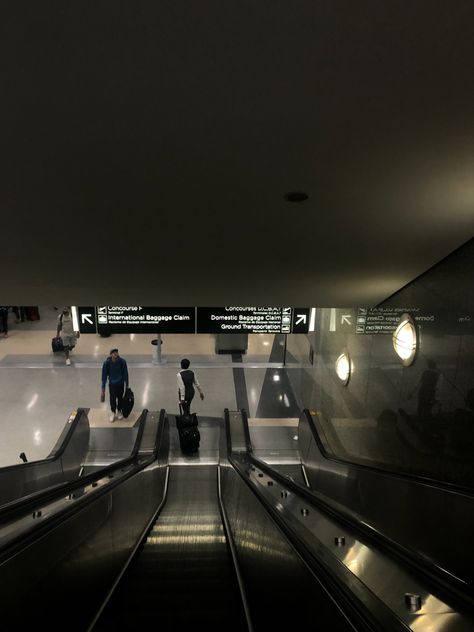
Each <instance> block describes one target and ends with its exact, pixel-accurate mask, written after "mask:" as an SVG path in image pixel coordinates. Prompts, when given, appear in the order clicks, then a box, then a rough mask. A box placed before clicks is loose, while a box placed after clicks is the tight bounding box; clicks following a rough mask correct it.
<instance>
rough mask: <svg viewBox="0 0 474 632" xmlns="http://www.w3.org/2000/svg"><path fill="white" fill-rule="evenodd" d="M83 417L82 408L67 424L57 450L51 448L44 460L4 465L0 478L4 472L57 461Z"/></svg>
mask: <svg viewBox="0 0 474 632" xmlns="http://www.w3.org/2000/svg"><path fill="white" fill-rule="evenodd" d="M83 415H87V413H86V411H85V410H84V408H78V409H77V412H76V414H75V416H74V419H73V420H72V422H71V423H70V424H69V427H68V428H67V431H66V433H65V436H64V439H63V440H62V442H61V445H60V446H59V448H58V449H57V450H55V449H54V448H53V450H52V451H51V452H50V454H49V455H48V456H47V457H45V458H44V459H38V460H36V461H26V463H13V464H12V465H5V466H3V467H1V468H0V476H1V475H2V474H3V473H4V472H5V473H6V472H12V471H18V470H19V468H21V469H22V470H25V469H27V468H31V467H39V466H41V465H43V464H44V465H46V464H48V463H53V462H54V461H57V460H59V459H60V458H61V457H62V455H63V454H64V451H65V450H66V448H67V446H68V444H69V442H70V441H71V439H72V436H73V434H74V432H75V431H76V428H77V426H78V425H79V422H80V420H81V418H82V416H83ZM63 432H64V429H63V430H62V431H61V434H63Z"/></svg>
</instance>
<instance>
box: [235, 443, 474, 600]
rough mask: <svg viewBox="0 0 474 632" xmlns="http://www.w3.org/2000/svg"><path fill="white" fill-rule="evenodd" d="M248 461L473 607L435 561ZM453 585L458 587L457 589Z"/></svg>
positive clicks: (267, 467) (258, 463)
mask: <svg viewBox="0 0 474 632" xmlns="http://www.w3.org/2000/svg"><path fill="white" fill-rule="evenodd" d="M245 458H246V460H247V462H248V463H249V464H250V465H253V466H255V467H258V468H259V469H261V470H262V471H264V472H265V473H266V474H267V475H268V476H270V477H272V478H273V479H275V481H277V482H278V483H279V484H280V485H282V486H284V487H285V488H286V489H288V490H289V491H290V492H291V493H292V494H294V495H296V496H299V497H300V498H302V499H304V500H305V501H306V502H307V503H308V504H309V505H310V506H313V507H315V508H316V509H317V510H320V511H323V512H324V513H325V514H326V515H328V516H329V517H330V518H331V519H333V520H336V521H337V522H339V523H340V524H341V525H343V526H344V527H346V528H347V529H348V530H350V531H352V532H354V533H355V534H357V536H358V537H360V538H361V539H362V540H365V541H367V540H368V541H369V542H371V543H373V544H374V545H375V546H376V547H377V548H378V549H379V550H380V551H381V552H382V553H383V554H384V555H387V556H388V557H391V558H395V560H396V561H397V563H399V564H402V565H403V566H406V567H408V568H411V569H412V570H413V571H414V572H416V573H417V574H418V575H420V574H421V575H422V576H423V578H424V579H427V580H428V582H429V583H431V584H434V585H435V586H436V588H437V589H440V588H441V590H442V591H443V592H445V593H448V594H449V596H450V597H451V598H454V599H455V600H456V601H459V600H460V599H461V601H465V600H468V601H469V603H470V604H471V606H474V599H473V598H472V596H471V595H470V594H469V592H468V591H466V583H465V582H464V581H463V580H462V579H461V578H459V577H456V576H455V575H453V574H452V573H450V572H448V571H447V570H445V569H444V568H442V567H441V566H438V565H437V564H436V563H435V562H433V561H432V560H430V561H428V560H426V559H425V558H424V557H423V556H422V555H420V554H419V553H417V552H416V551H413V550H411V549H407V548H406V547H404V546H403V545H401V544H399V543H398V542H396V541H395V540H392V539H391V538H389V537H388V536H387V535H385V534H384V533H382V532H381V531H379V530H378V529H375V528H374V527H372V526H371V525H369V524H367V523H365V522H361V521H359V520H357V518H356V517H355V516H354V515H352V514H350V513H346V512H344V511H342V510H341V509H340V508H338V507H335V506H334V505H333V504H332V503H330V502H328V501H327V500H326V499H325V498H323V497H322V496H321V495H320V494H319V493H318V492H317V491H316V490H310V489H309V488H307V487H305V486H304V485H301V484H300V483H298V482H296V481H294V480H293V479H291V478H290V477H289V476H287V475H285V474H282V473H281V472H278V471H277V470H275V469H273V468H272V467H271V466H270V465H268V463H265V462H264V461H262V460H261V459H259V458H257V457H255V456H253V455H251V454H249V455H246V457H245ZM453 582H454V584H455V585H454V586H453Z"/></svg>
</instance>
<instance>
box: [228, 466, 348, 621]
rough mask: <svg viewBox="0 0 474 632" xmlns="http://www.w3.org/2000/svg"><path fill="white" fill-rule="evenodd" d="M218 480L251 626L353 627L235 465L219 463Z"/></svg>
mask: <svg viewBox="0 0 474 632" xmlns="http://www.w3.org/2000/svg"><path fill="white" fill-rule="evenodd" d="M221 485H222V496H223V501H224V505H225V508H226V514H227V518H228V521H229V524H230V527H231V530H232V535H233V538H234V541H235V547H236V550H237V554H238V561H239V567H240V572H241V575H242V579H243V582H244V585H245V590H246V594H247V598H248V602H249V603H248V605H249V610H250V614H251V618H252V622H253V625H254V628H255V630H269V629H277V628H279V629H292V628H295V627H297V628H298V629H304V628H306V629H311V630H321V631H323V630H324V631H326V630H331V631H334V632H348V631H349V630H351V631H352V630H353V629H354V628H353V626H352V625H351V624H350V623H349V622H348V620H347V619H346V617H345V615H344V614H343V613H342V611H341V610H340V608H339V607H338V606H337V605H336V604H335V602H334V601H333V600H332V598H331V597H330V596H329V595H328V593H327V592H326V590H325V589H324V588H323V587H322V585H321V583H320V582H319V581H318V580H317V579H316V578H315V577H314V575H313V574H312V573H311V571H310V570H309V569H308V567H307V566H306V565H305V563H304V562H303V561H302V560H301V559H300V558H299V557H298V556H297V555H296V553H295V551H294V549H293V548H292V547H291V545H290V544H289V543H288V541H287V540H286V538H285V537H284V535H283V534H282V533H281V531H280V530H279V529H278V527H277V526H276V525H275V523H274V522H273V520H272V519H271V518H270V516H269V515H268V513H267V512H266V511H265V509H264V508H263V507H262V505H261V504H260V502H259V501H258V499H257V498H256V496H255V495H254V494H253V493H252V491H251V490H250V489H249V488H248V487H247V486H246V485H245V484H243V482H242V480H241V478H240V477H239V475H238V474H237V473H236V472H235V470H233V469H232V468H230V467H228V468H222V470H221Z"/></svg>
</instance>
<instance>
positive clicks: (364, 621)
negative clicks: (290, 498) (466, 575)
mask: <svg viewBox="0 0 474 632" xmlns="http://www.w3.org/2000/svg"><path fill="white" fill-rule="evenodd" d="M238 457H239V458H240V459H242V460H243V461H244V462H246V463H247V464H248V465H249V466H250V461H251V460H254V458H253V457H251V456H249V455H245V454H244V453H241V452H239V453H238ZM228 460H229V463H230V464H231V466H232V467H233V469H234V470H235V471H236V472H237V474H238V475H239V477H240V478H241V479H242V480H243V481H244V483H245V484H246V485H247V487H249V488H250V490H251V491H252V493H253V494H254V495H255V496H256V498H258V500H259V501H260V503H261V504H262V505H263V507H264V508H265V510H266V511H267V513H269V515H270V516H271V518H272V519H273V521H274V522H275V524H276V526H277V527H278V529H279V530H280V531H281V532H282V533H283V534H284V535H285V536H286V538H287V539H288V541H289V542H290V543H291V545H292V546H293V548H294V549H295V551H296V552H297V553H298V555H300V556H301V558H302V559H303V560H304V562H305V563H306V564H307V565H308V566H309V568H310V569H311V571H312V573H313V574H314V575H315V577H316V578H318V579H319V581H322V582H323V584H324V585H325V586H326V589H327V590H328V591H329V592H330V594H332V596H333V597H334V598H336V601H337V602H338V603H339V605H340V604H341V603H342V604H344V606H345V607H344V611H345V612H346V615H347V614H348V612H350V615H351V620H353V619H355V620H356V621H357V630H359V631H360V632H362V631H364V632H369V631H370V632H380V630H381V629H383V630H385V631H386V632H402V630H406V627H405V626H402V625H400V624H399V623H398V621H395V620H394V618H393V617H392V616H391V613H390V612H389V610H388V609H387V608H385V607H384V608H382V610H383V614H381V613H380V602H379V600H378V599H377V598H376V597H375V596H374V595H373V594H372V593H371V592H370V591H368V590H367V591H365V596H366V598H367V600H368V602H370V605H368V604H367V603H365V604H364V603H363V602H361V601H360V599H358V598H357V597H355V595H354V593H353V592H352V590H351V589H350V587H349V586H348V584H347V583H344V582H343V581H342V580H340V579H337V578H336V577H335V576H334V573H332V572H331V570H330V569H329V568H328V567H327V566H326V565H325V564H323V563H322V562H321V561H320V560H319V559H318V558H317V557H316V556H315V555H314V553H313V552H312V551H311V550H310V549H308V547H307V546H306V545H305V544H304V543H303V542H302V540H301V539H300V538H299V537H298V535H297V534H296V533H295V531H294V530H293V529H291V528H289V527H288V526H287V525H286V524H285V522H284V521H283V520H282V518H281V515H280V514H279V512H278V511H276V510H274V508H273V506H272V505H271V504H270V503H269V502H268V500H267V499H266V498H265V497H264V496H263V495H261V494H259V493H258V492H256V491H255V488H254V486H253V485H252V483H251V482H250V480H249V479H248V477H247V476H246V474H245V472H244V470H245V466H244V465H243V464H242V463H241V462H239V460H238V459H237V460H236V458H234V456H233V455H232V454H231V455H230V456H229V459H228ZM255 461H258V459H255ZM285 486H286V481H285ZM338 566H340V565H339V564H338ZM343 572H345V571H343ZM349 572H350V571H347V574H349ZM377 610H379V613H378V615H377V616H376V615H375V612H376V611H377ZM381 619H383V627H382V628H381V627H380V624H381ZM353 623H355V621H354V620H353Z"/></svg>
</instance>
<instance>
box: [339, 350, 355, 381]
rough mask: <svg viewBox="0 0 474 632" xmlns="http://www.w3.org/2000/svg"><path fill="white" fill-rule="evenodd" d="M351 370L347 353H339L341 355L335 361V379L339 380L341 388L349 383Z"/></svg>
mask: <svg viewBox="0 0 474 632" xmlns="http://www.w3.org/2000/svg"><path fill="white" fill-rule="evenodd" d="M351 370H352V366H351V359H350V357H349V354H348V353H347V351H344V353H341V355H340V356H339V357H338V359H337V360H336V374H337V377H338V378H339V379H340V380H341V382H342V385H343V386H347V384H348V383H349V379H350V377H351Z"/></svg>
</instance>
